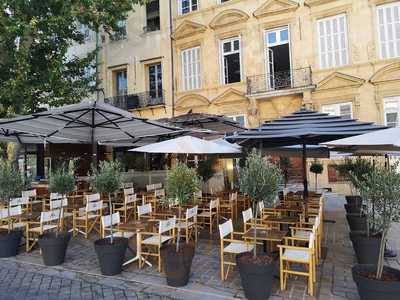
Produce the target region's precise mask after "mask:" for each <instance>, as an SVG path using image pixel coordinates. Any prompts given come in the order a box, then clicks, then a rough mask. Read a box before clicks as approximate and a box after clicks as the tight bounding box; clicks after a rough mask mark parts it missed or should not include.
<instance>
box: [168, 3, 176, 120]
mask: <svg viewBox="0 0 400 300" xmlns="http://www.w3.org/2000/svg"><path fill="white" fill-rule="evenodd" d="M172 32H173V23H172V1H171V0H169V39H170V51H171V101H172V117H174V116H175V69H174V47H173V42H174V40H173V38H172Z"/></svg>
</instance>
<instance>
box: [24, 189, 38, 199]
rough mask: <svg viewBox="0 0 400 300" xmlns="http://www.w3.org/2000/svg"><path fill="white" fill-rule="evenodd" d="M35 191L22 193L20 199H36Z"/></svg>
mask: <svg viewBox="0 0 400 300" xmlns="http://www.w3.org/2000/svg"><path fill="white" fill-rule="evenodd" d="M36 195H37V194H36V189H33V190H27V191H22V197H27V198H29V197H36Z"/></svg>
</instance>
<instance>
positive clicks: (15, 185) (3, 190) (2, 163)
mask: <svg viewBox="0 0 400 300" xmlns="http://www.w3.org/2000/svg"><path fill="white" fill-rule="evenodd" d="M23 186H24V183H23V180H22V176H21V173H20V172H19V170H18V169H16V168H15V167H14V166H13V164H12V163H11V162H10V161H7V160H0V200H2V201H4V202H8V201H9V200H10V198H11V197H20V196H21V191H22V189H23ZM5 204H7V203H5Z"/></svg>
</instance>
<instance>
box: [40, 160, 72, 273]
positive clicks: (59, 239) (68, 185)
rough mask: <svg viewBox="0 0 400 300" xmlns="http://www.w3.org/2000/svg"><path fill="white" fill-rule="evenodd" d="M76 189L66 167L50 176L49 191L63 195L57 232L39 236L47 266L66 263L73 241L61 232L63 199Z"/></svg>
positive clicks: (68, 233) (68, 235)
mask: <svg viewBox="0 0 400 300" xmlns="http://www.w3.org/2000/svg"><path fill="white" fill-rule="evenodd" d="M74 188H75V178H74V175H73V174H72V173H70V172H69V171H68V170H67V169H65V168H64V167H61V168H59V169H57V170H56V171H54V172H52V173H51V174H50V180H49V190H50V191H51V192H54V193H58V194H60V195H62V199H60V200H59V201H60V206H59V207H58V210H59V213H58V222H57V228H56V231H55V232H46V233H44V234H42V235H40V236H39V239H38V243H39V246H40V249H41V250H42V255H43V262H44V264H45V265H47V266H56V265H60V264H62V263H64V260H65V253H66V251H67V247H68V243H69V241H70V239H71V233H70V232H60V225H61V218H62V217H63V215H62V211H63V201H64V200H63V199H65V198H66V197H67V194H68V193H70V192H72V191H73V190H74Z"/></svg>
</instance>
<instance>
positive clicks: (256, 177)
mask: <svg viewBox="0 0 400 300" xmlns="http://www.w3.org/2000/svg"><path fill="white" fill-rule="evenodd" d="M282 182H283V175H282V171H281V169H280V168H279V167H278V166H277V165H275V164H273V163H271V162H269V161H267V160H265V159H264V158H263V157H262V155H261V154H260V153H259V152H258V151H257V150H255V149H253V151H252V152H251V153H250V154H249V156H248V157H247V159H246V162H245V166H244V167H242V168H241V169H240V170H239V186H240V191H241V192H242V193H244V194H247V195H248V196H249V197H250V200H251V202H252V207H253V213H254V218H253V221H254V224H253V227H254V228H256V218H257V215H258V212H257V211H258V203H259V202H260V201H263V202H264V203H265V204H266V205H267V206H268V207H270V206H272V205H273V204H274V201H275V200H276V198H277V197H278V191H279V185H280V184H281V183H282ZM253 255H254V256H256V255H257V252H256V231H255V230H254V253H253Z"/></svg>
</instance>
